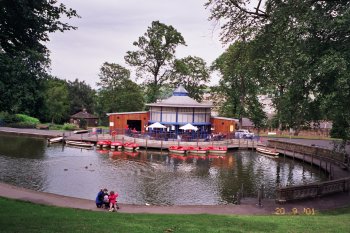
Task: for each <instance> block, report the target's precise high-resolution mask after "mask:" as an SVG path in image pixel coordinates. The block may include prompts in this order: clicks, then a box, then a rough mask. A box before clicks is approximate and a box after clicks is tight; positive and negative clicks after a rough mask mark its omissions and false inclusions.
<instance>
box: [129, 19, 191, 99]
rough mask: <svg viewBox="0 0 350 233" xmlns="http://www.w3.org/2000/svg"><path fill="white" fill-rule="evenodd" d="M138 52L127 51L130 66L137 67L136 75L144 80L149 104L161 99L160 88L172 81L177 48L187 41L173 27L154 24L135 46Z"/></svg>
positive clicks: (154, 22)
mask: <svg viewBox="0 0 350 233" xmlns="http://www.w3.org/2000/svg"><path fill="white" fill-rule="evenodd" d="M133 45H134V46H136V47H137V50H136V51H128V52H127V55H126V56H125V57H124V58H125V61H126V63H127V64H129V65H131V66H133V67H136V75H137V76H138V78H140V79H142V81H143V84H144V86H145V87H146V88H147V89H146V93H147V94H146V96H147V100H146V101H147V102H149V103H153V102H156V100H157V99H158V98H159V89H160V87H161V86H162V84H164V83H166V82H167V81H168V80H169V76H170V73H171V69H172V63H173V61H174V58H175V49H176V47H177V46H179V45H186V43H185V40H184V38H183V37H182V35H181V33H179V32H178V31H177V30H176V29H175V28H174V27H172V26H168V25H165V24H163V23H160V22H159V21H153V22H152V25H151V26H150V27H148V29H147V32H146V33H145V34H144V35H143V36H141V37H139V39H138V40H137V41H135V42H134V43H133Z"/></svg>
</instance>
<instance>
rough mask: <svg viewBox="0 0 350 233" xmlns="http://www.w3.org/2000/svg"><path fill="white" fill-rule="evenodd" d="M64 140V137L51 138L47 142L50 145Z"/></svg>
mask: <svg viewBox="0 0 350 233" xmlns="http://www.w3.org/2000/svg"><path fill="white" fill-rule="evenodd" d="M62 140H63V137H56V138H49V139H47V141H48V142H49V143H56V142H61V141H62Z"/></svg>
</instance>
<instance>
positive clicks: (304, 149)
mask: <svg viewBox="0 0 350 233" xmlns="http://www.w3.org/2000/svg"><path fill="white" fill-rule="evenodd" d="M268 146H269V147H272V148H276V149H279V150H286V151H291V152H293V153H299V154H304V155H310V156H313V157H314V158H318V159H322V160H325V161H331V162H333V163H335V164H337V165H338V166H341V167H349V165H350V164H349V159H348V157H347V156H348V155H346V154H343V153H339V152H336V151H332V150H329V149H325V148H320V147H317V146H307V145H301V144H296V143H292V142H284V141H278V140H269V141H268Z"/></svg>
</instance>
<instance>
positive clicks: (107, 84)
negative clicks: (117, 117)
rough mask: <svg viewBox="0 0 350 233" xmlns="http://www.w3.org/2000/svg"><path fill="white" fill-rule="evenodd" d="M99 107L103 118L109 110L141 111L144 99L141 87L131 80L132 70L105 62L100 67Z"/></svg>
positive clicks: (98, 84)
mask: <svg viewBox="0 0 350 233" xmlns="http://www.w3.org/2000/svg"><path fill="white" fill-rule="evenodd" d="M99 77H100V82H98V83H97V86H99V87H100V88H99V90H98V100H97V105H98V106H97V109H98V113H99V116H100V117H101V118H103V117H105V114H106V113H108V112H130V111H140V110H142V109H143V107H144V99H143V95H142V91H141V89H140V87H139V86H138V85H137V84H136V83H134V82H133V81H132V80H130V71H129V70H127V69H126V68H124V67H123V66H121V65H118V64H114V63H108V62H105V63H104V64H103V65H102V67H101V69H100V74H99Z"/></svg>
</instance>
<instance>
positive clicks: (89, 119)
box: [70, 108, 98, 127]
mask: <svg viewBox="0 0 350 233" xmlns="http://www.w3.org/2000/svg"><path fill="white" fill-rule="evenodd" d="M82 119H84V120H85V121H86V126H87V127H96V126H97V125H98V117H97V116H95V115H93V114H91V113H88V112H87V111H86V109H85V108H84V109H83V111H81V112H78V113H76V114H74V115H72V116H71V117H70V123H71V124H76V125H78V126H79V125H80V122H81V120H82Z"/></svg>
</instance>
